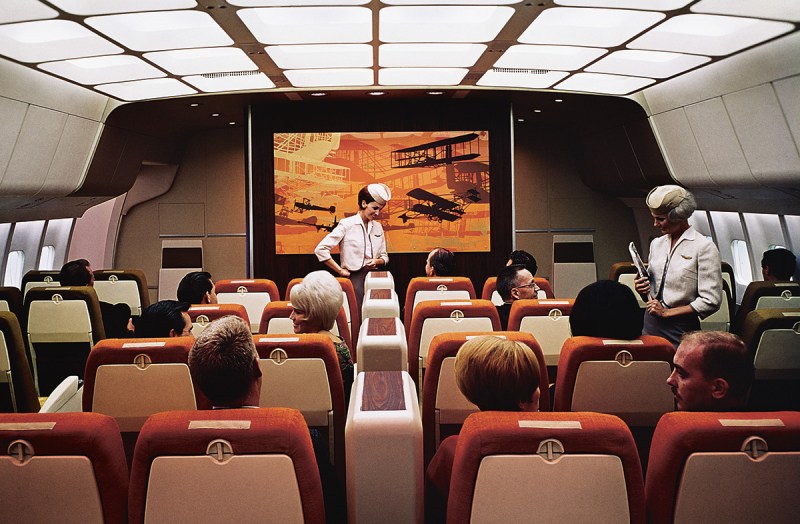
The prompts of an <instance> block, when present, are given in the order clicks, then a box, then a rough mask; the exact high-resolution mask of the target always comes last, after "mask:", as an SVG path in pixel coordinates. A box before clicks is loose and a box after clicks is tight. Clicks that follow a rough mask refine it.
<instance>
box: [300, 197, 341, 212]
mask: <svg viewBox="0 0 800 524" xmlns="http://www.w3.org/2000/svg"><path fill="white" fill-rule="evenodd" d="M294 208H295V209H298V210H300V211H327V212H329V213H330V214H331V215H332V214H334V213H336V206H330V207H323V206H317V205H314V204H312V203H311V199H309V198H303V199H301V200H297V199H295V200H294Z"/></svg>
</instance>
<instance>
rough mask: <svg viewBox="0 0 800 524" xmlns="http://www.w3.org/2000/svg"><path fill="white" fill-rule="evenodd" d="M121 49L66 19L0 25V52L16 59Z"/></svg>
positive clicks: (77, 55)
mask: <svg viewBox="0 0 800 524" xmlns="http://www.w3.org/2000/svg"><path fill="white" fill-rule="evenodd" d="M121 52H122V49H121V48H119V47H117V46H116V45H114V44H112V43H111V42H109V41H108V40H106V39H105V38H103V37H101V36H98V35H96V34H94V33H93V32H91V31H89V30H88V29H86V28H85V27H83V26H82V25H80V24H77V23H75V22H70V21H68V20H41V21H38V22H23V23H21V24H11V25H4V26H0V54H2V55H5V56H7V57H9V58H13V59H14V60H19V61H20V62H51V61H53V60H64V59H67V58H81V57H86V56H98V55H113V54H117V53H121Z"/></svg>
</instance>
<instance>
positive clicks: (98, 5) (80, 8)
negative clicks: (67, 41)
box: [48, 0, 197, 16]
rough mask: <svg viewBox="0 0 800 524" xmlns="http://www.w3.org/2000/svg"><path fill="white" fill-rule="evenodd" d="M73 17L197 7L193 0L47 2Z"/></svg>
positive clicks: (54, 0) (60, 0) (50, 0)
mask: <svg viewBox="0 0 800 524" xmlns="http://www.w3.org/2000/svg"><path fill="white" fill-rule="evenodd" d="M48 1H49V2H50V3H51V4H53V5H54V6H56V7H58V8H59V9H61V10H63V11H66V12H67V13H71V14H73V15H80V16H91V15H111V14H117V13H134V12H141V11H170V10H173V9H191V8H193V7H197V2H195V0H112V1H109V0H48Z"/></svg>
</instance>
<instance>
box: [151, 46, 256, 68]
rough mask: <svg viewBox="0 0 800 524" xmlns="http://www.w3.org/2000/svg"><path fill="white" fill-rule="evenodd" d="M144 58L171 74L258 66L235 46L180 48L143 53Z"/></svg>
mask: <svg viewBox="0 0 800 524" xmlns="http://www.w3.org/2000/svg"><path fill="white" fill-rule="evenodd" d="M142 56H144V58H146V59H147V60H150V61H151V62H153V63H154V64H156V65H157V66H159V67H161V68H163V69H166V70H167V71H169V72H170V73H172V74H173V75H202V74H206V73H224V72H226V71H255V72H258V66H257V65H256V64H255V63H253V61H252V60H250V57H248V56H247V53H245V52H244V51H242V50H241V49H238V48H235V47H211V48H200V49H180V50H175V51H157V52H153V53H145V54H144V55H142Z"/></svg>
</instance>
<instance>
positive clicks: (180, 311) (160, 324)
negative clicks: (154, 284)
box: [133, 300, 194, 338]
mask: <svg viewBox="0 0 800 524" xmlns="http://www.w3.org/2000/svg"><path fill="white" fill-rule="evenodd" d="M187 311H189V304H187V303H186V302H178V301H177V300H160V301H158V302H156V303H154V304H150V305H149V306H147V307H146V308H144V309H143V310H142V315H141V316H140V317H136V318H134V319H133V327H134V330H133V333H134V336H135V337H136V338H168V337H193V336H194V335H192V319H191V317H189V313H187Z"/></svg>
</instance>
